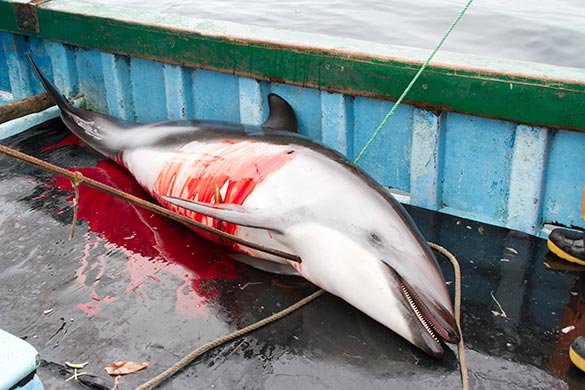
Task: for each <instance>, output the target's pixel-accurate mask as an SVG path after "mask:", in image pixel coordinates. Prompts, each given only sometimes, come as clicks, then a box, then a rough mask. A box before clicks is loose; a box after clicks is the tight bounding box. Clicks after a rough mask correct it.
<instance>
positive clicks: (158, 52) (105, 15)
mask: <svg viewBox="0 0 585 390" xmlns="http://www.w3.org/2000/svg"><path fill="white" fill-rule="evenodd" d="M11 7H12V4H11V3H10V2H7V1H0V29H3V30H7V31H11V32H15V33H26V34H29V35H34V36H38V37H40V38H44V39H47V40H54V41H60V42H64V43H68V44H72V45H78V46H82V47H87V48H93V49H98V50H103V51H108V52H113V53H119V54H125V55H130V56H136V57H142V58H149V59H154V60H158V61H163V62H168V63H176V64H181V65H186V66H189V67H195V68H203V69H211V70H217V71H221V72H227V73H233V74H237V75H242V76H248V77H252V78H256V79H261V80H272V81H278V82H284V83H289V84H294V85H300V86H307V87H313V88H319V89H323V90H328V91H335V92H341V93H348V94H352V95H360V96H370V97H375V98H382V99H389V100H396V99H397V98H398V96H399V95H400V94H401V92H402V91H403V90H404V88H405V87H406V85H407V84H408V82H409V81H410V80H411V78H412V77H413V76H414V74H415V73H416V70H417V69H418V67H419V66H420V65H421V64H422V62H423V61H424V59H425V58H426V56H428V54H429V51H427V50H419V49H411V48H404V47H397V46H389V45H381V44H375V43H370V42H362V41H356V40H349V39H341V38H332V37H327V36H323V35H318V34H308V33H291V32H287V31H282V30H277V29H270V28H263V27H254V26H247V25H240V24H236V23H230V22H218V21H210V20H201V19H194V18H189V17H181V16H170V15H161V14H154V13H148V12H143V11H137V10H129V9H122V8H115V7H108V6H104V5H101V4H95V3H85V2H82V1H74V0H52V1H49V2H45V3H42V4H40V5H39V6H38V19H39V26H40V32H39V33H38V34H34V33H33V34H31V33H27V32H24V31H21V30H19V29H18V27H17V26H16V22H15V21H14V12H12V11H11ZM11 12H12V13H11ZM406 101H407V102H409V103H411V104H414V105H417V106H420V107H425V108H429V109H432V110H436V111H440V110H447V111H455V112H462V113H467V114H472V115H479V116H486V117H493V118H499V119H504V120H510V121H514V122H519V123H526V124H531V125H538V126H545V127H555V128H567V129H574V130H579V131H585V69H574V68H562V67H556V66H549V65H543V64H534V63H527V62H519V61H508V60H498V59H493V58H485V57H474V56H468V55H460V54H455V53H444V52H443V53H439V54H438V55H437V57H436V59H435V60H434V61H433V62H432V63H431V66H429V68H428V70H427V71H426V72H425V73H423V75H422V76H421V78H420V79H419V81H418V82H417V84H416V85H415V87H414V88H413V90H412V91H411V92H410V94H409V95H408V96H407V99H406Z"/></svg>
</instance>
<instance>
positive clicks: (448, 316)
mask: <svg viewBox="0 0 585 390" xmlns="http://www.w3.org/2000/svg"><path fill="white" fill-rule="evenodd" d="M396 278H397V280H398V283H399V285H400V289H401V292H402V297H403V298H404V303H405V304H406V306H407V307H409V308H410V310H411V313H412V314H413V315H414V317H416V321H412V322H414V323H415V324H416V325H414V324H413V325H414V326H413V329H412V330H413V340H411V341H412V343H413V344H415V345H416V346H417V347H419V348H420V349H422V350H423V351H424V352H426V353H427V354H429V355H430V356H433V357H435V358H441V357H442V356H443V353H444V348H443V342H448V343H457V342H459V340H460V338H461V337H460V333H459V328H458V326H457V323H456V322H455V317H454V314H453V309H452V308H451V307H445V306H444V305H442V304H441V303H439V302H437V300H435V299H433V298H432V297H429V296H427V294H425V292H424V291H425V289H420V288H416V286H413V285H411V284H409V283H408V282H407V281H406V280H405V279H404V278H402V277H401V276H400V275H398V274H396Z"/></svg>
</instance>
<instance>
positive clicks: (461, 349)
mask: <svg viewBox="0 0 585 390" xmlns="http://www.w3.org/2000/svg"><path fill="white" fill-rule="evenodd" d="M428 244H429V246H430V247H431V248H433V249H434V250H436V251H437V252H439V253H441V254H442V255H443V256H445V257H446V258H447V259H449V261H450V262H451V264H452V265H453V272H454V273H455V297H454V301H455V302H454V306H455V307H454V311H455V323H456V324H457V330H458V331H459V335H460V337H461V339H460V340H459V343H458V344H457V351H458V354H459V371H460V372H461V384H462V385H463V389H464V390H468V389H469V373H468V370H467V358H466V357H465V343H464V342H463V331H462V330H461V269H460V268H459V262H458V261H457V258H456V257H455V256H453V254H452V253H451V252H449V251H448V250H447V249H445V248H443V247H442V246H440V245H438V244H435V243H434V242H429V243H428Z"/></svg>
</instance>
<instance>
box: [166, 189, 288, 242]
mask: <svg viewBox="0 0 585 390" xmlns="http://www.w3.org/2000/svg"><path fill="white" fill-rule="evenodd" d="M162 198H163V200H165V201H166V202H169V203H170V204H173V205H175V206H179V207H182V208H184V209H187V210H191V211H194V212H196V213H197V214H201V215H205V216H208V217H211V218H215V219H219V220H222V221H225V222H229V223H233V224H235V225H240V226H246V227H250V228H255V229H265V230H270V231H272V232H275V233H279V234H283V232H284V223H283V222H282V220H281V219H280V218H278V217H274V216H272V215H267V214H266V213H265V212H263V211H261V210H254V209H252V210H250V209H247V208H245V207H243V206H240V205H237V204H231V203H221V204H209V203H202V202H195V201H191V200H186V199H182V198H177V197H174V196H163V197H162Z"/></svg>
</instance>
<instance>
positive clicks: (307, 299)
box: [135, 290, 325, 390]
mask: <svg viewBox="0 0 585 390" xmlns="http://www.w3.org/2000/svg"><path fill="white" fill-rule="evenodd" d="M324 293H325V291H323V290H317V291H315V292H314V293H312V294H311V295H309V296H308V297H305V298H303V299H301V300H300V301H298V302H297V303H295V304H293V305H291V306H289V307H287V308H286V309H284V310H281V311H279V312H277V313H275V314H273V315H271V316H270V317H266V318H264V319H263V320H260V321H258V322H256V323H254V324H252V325H248V326H246V327H245V328H242V329H240V330H237V331H235V332H232V333H230V334H228V335H225V336H223V337H220V338H218V339H216V340H213V341H211V342H209V343H207V344H205V345H203V346H201V347H199V348H197V349H196V350H194V351H193V352H191V353H189V354H188V355H187V356H185V357H184V358H182V359H181V360H179V361H178V362H177V363H175V364H174V365H173V366H172V367H170V368H168V369H167V370H165V371H163V372H162V373H161V374H159V375H157V376H156V377H154V378H152V379H151V380H149V381H148V382H146V383H144V384H142V385H140V386H138V387H137V388H136V389H135V390H147V389H152V388H153V387H155V386H158V385H160V384H161V383H162V382H164V381H165V380H167V379H168V378H170V377H171V376H172V375H173V374H175V373H176V372H177V371H179V370H181V369H183V368H185V367H186V366H187V365H189V364H190V363H191V362H192V361H193V360H195V359H197V358H198V357H199V356H201V355H202V354H204V353H205V352H207V351H209V350H210V349H213V348H215V347H218V346H220V345H221V344H224V343H227V342H228V341H231V340H233V339H236V338H238V337H240V336H243V335H245V334H247V333H250V332H252V331H254V330H256V329H258V328H261V327H263V326H264V325H268V324H270V323H272V322H274V321H277V320H279V319H281V318H282V317H285V316H286V315H288V314H290V313H292V312H293V311H295V310H297V309H299V308H301V307H303V306H304V305H306V304H307V303H309V302H311V301H313V300H315V299H316V298H319V297H320V296H321V295H323V294H324Z"/></svg>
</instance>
